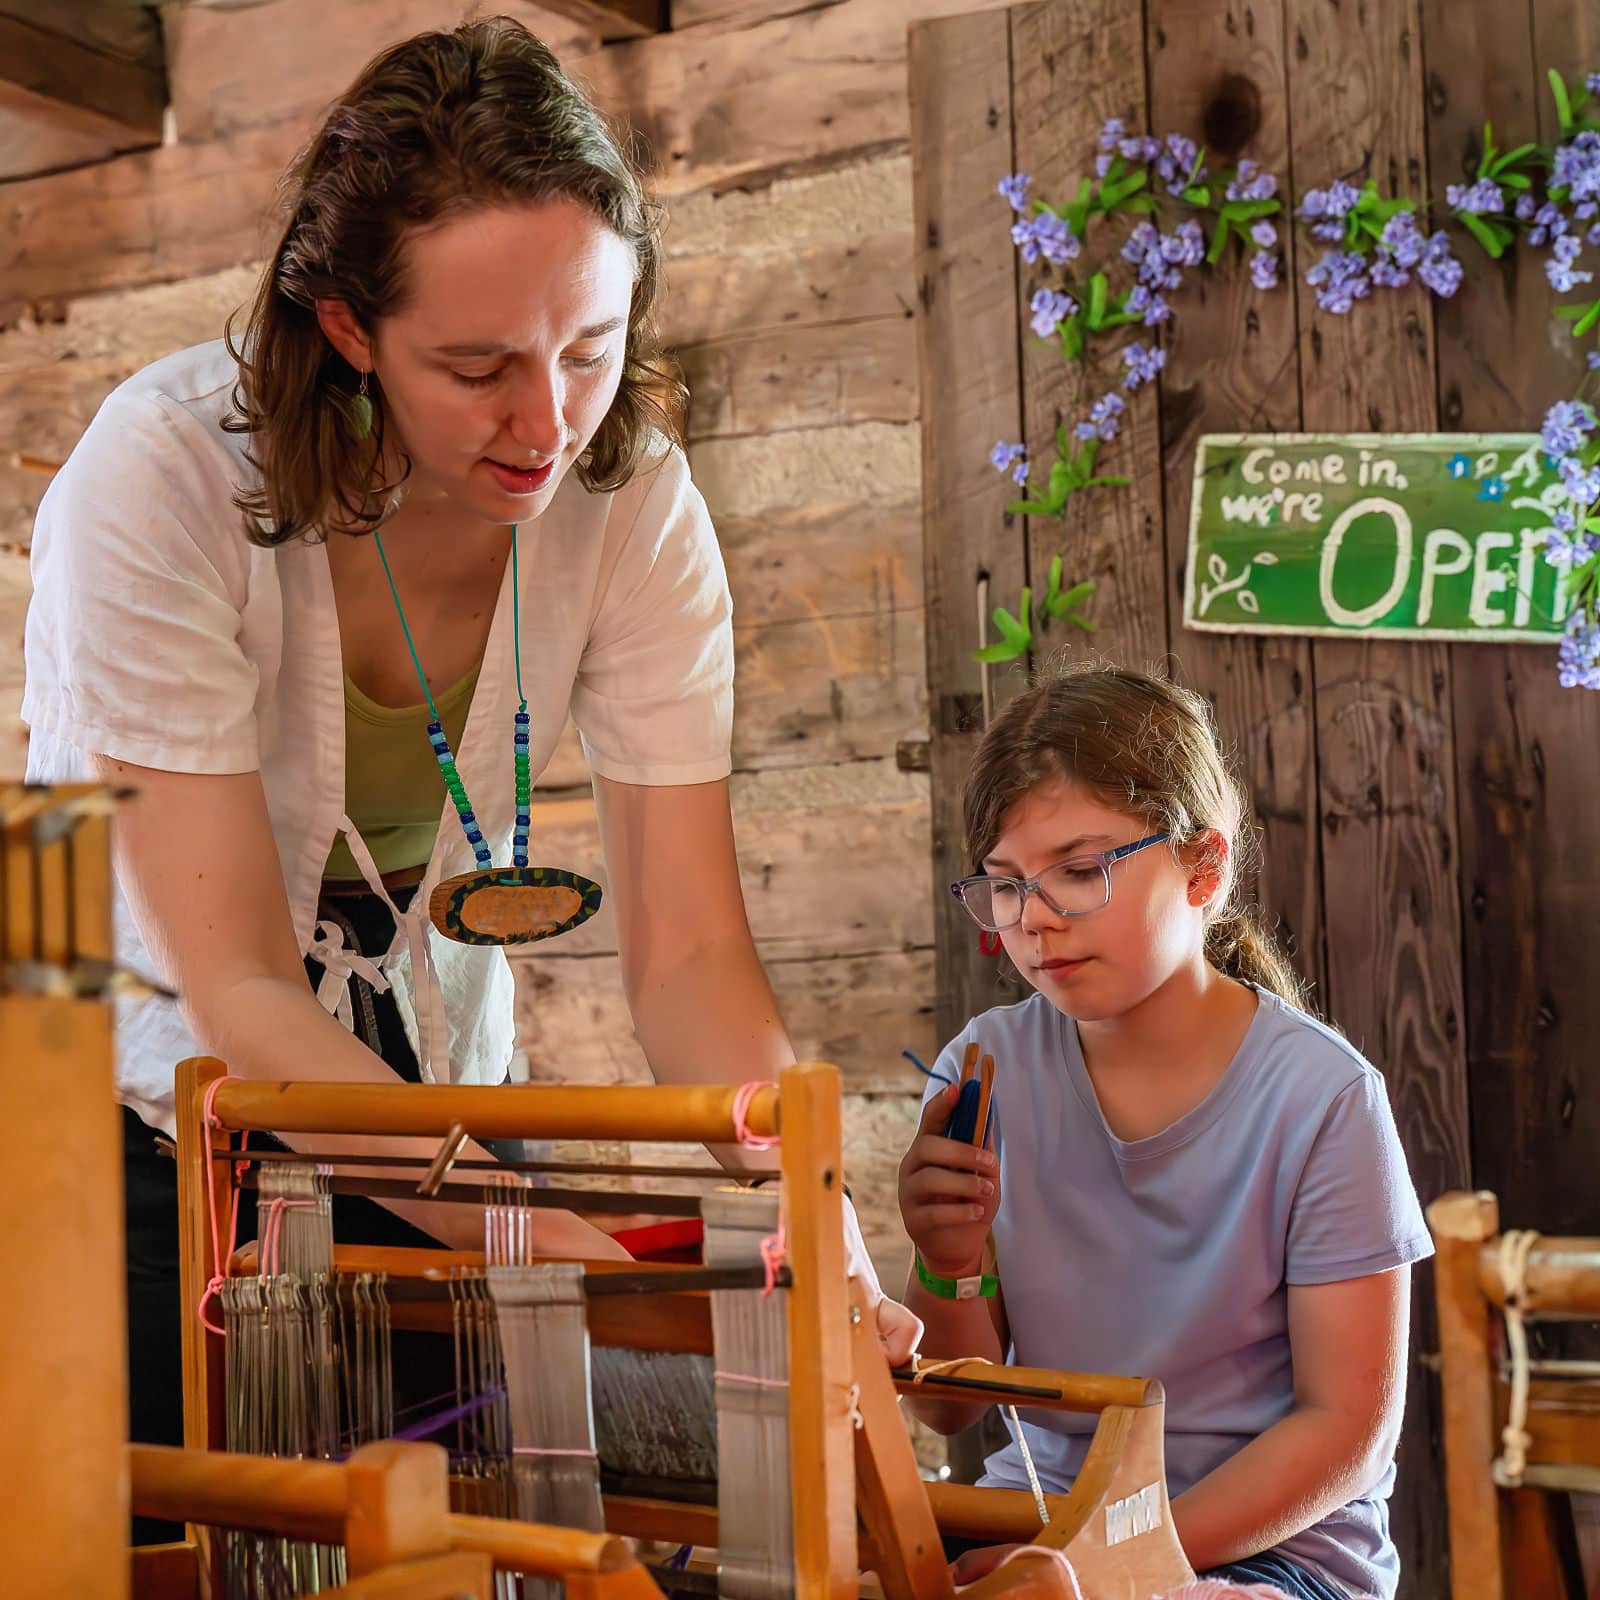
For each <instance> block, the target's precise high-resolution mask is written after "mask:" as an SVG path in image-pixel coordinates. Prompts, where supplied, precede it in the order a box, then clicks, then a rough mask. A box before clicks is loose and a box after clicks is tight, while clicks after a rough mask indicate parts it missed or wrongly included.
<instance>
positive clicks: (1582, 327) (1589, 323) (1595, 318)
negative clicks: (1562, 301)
mask: <svg viewBox="0 0 1600 1600" xmlns="http://www.w3.org/2000/svg"><path fill="white" fill-rule="evenodd" d="M1596 322H1600V300H1596V301H1594V302H1593V303H1592V304H1591V305H1590V307H1589V309H1588V310H1587V311H1585V312H1584V314H1583V315H1582V316H1581V317H1579V318H1578V320H1577V321H1576V322H1575V323H1574V324H1573V325H1572V337H1573V338H1574V339H1581V338H1582V337H1583V336H1584V334H1586V333H1587V332H1588V331H1589V330H1590V329H1591V328H1592V327H1593V326H1594V325H1595V323H1596Z"/></svg>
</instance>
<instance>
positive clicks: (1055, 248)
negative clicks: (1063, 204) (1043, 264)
mask: <svg viewBox="0 0 1600 1600" xmlns="http://www.w3.org/2000/svg"><path fill="white" fill-rule="evenodd" d="M1011 242H1012V243H1013V244H1014V245H1016V247H1017V248H1018V249H1019V250H1020V251H1021V252H1022V259H1023V260H1024V261H1026V262H1027V263H1028V264H1029V265H1030V266H1031V265H1032V264H1033V263H1034V262H1035V261H1037V260H1038V259H1039V257H1040V256H1041V255H1042V256H1043V257H1044V258H1045V260H1046V261H1048V262H1050V263H1052V265H1054V266H1058V267H1059V266H1065V265H1066V263H1067V262H1069V261H1071V260H1073V259H1074V257H1076V256H1077V254H1078V252H1079V251H1080V250H1081V249H1082V248H1083V246H1082V244H1081V243H1080V242H1079V241H1078V240H1077V239H1075V238H1074V237H1073V235H1072V230H1071V229H1070V228H1068V226H1067V225H1066V223H1064V222H1063V221H1062V220H1061V218H1060V217H1058V216H1056V215H1055V213H1054V212H1052V211H1041V212H1040V213H1039V215H1038V216H1036V217H1031V218H1026V219H1024V220H1023V221H1021V222H1016V223H1013V224H1012V227H1011Z"/></svg>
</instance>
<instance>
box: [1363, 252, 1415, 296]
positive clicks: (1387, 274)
mask: <svg viewBox="0 0 1600 1600" xmlns="http://www.w3.org/2000/svg"><path fill="white" fill-rule="evenodd" d="M1372 281H1373V282H1374V283H1375V284H1377V286H1378V287H1379V288H1380V289H1403V288H1405V286H1406V285H1407V284H1408V283H1410V282H1411V274H1410V273H1409V272H1407V271H1406V269H1405V268H1404V267H1401V266H1397V265H1396V264H1395V262H1394V261H1393V260H1392V259H1391V258H1390V257H1389V256H1386V255H1384V254H1382V253H1381V252H1380V253H1379V254H1377V255H1375V256H1374V257H1373V258H1372Z"/></svg>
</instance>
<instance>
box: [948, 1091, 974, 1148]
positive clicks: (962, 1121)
mask: <svg viewBox="0 0 1600 1600" xmlns="http://www.w3.org/2000/svg"><path fill="white" fill-rule="evenodd" d="M982 1088H983V1086H982V1085H981V1084H980V1083H979V1082H978V1080H977V1079H976V1078H968V1079H967V1081H966V1082H965V1083H964V1084H962V1085H961V1093H960V1094H959V1095H958V1096H957V1097H956V1108H955V1110H954V1111H952V1112H951V1113H950V1120H949V1121H948V1122H947V1123H945V1125H944V1136H945V1138H947V1139H955V1140H956V1141H958V1142H959V1143H961V1144H971V1143H973V1139H974V1135H975V1134H976V1133H977V1131H978V1096H979V1094H980V1093H981V1092H982Z"/></svg>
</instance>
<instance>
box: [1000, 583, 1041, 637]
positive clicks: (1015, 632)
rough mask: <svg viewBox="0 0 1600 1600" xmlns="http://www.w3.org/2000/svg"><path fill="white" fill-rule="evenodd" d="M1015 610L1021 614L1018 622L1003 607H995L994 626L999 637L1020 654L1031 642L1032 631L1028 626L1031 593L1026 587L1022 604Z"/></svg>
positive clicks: (1031, 600) (1031, 606) (1031, 601)
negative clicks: (998, 631)
mask: <svg viewBox="0 0 1600 1600" xmlns="http://www.w3.org/2000/svg"><path fill="white" fill-rule="evenodd" d="M1017 609H1018V611H1020V612H1021V613H1022V620H1021V621H1020V622H1019V621H1018V620H1017V619H1016V618H1015V617H1014V616H1012V615H1011V613H1010V612H1009V611H1007V610H1006V608H1005V607H1004V606H996V607H995V608H994V613H993V614H994V625H995V627H996V628H998V629H999V630H1000V637H1001V638H1002V639H1004V640H1005V642H1006V643H1007V644H1009V645H1012V646H1014V647H1015V648H1016V650H1017V651H1018V652H1019V653H1020V652H1021V651H1023V650H1026V649H1027V648H1028V646H1029V645H1030V644H1032V642H1033V630H1032V628H1030V627H1029V625H1028V619H1029V615H1030V613H1031V611H1032V609H1033V593H1032V591H1031V590H1030V589H1028V588H1027V586H1026V585H1024V587H1023V590H1022V603H1021V605H1019V606H1018V607H1017Z"/></svg>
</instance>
